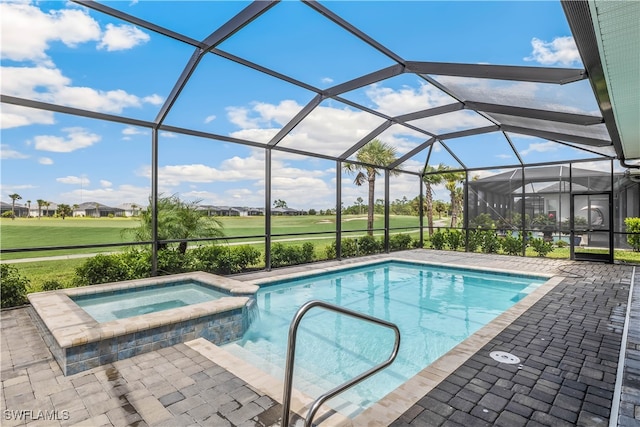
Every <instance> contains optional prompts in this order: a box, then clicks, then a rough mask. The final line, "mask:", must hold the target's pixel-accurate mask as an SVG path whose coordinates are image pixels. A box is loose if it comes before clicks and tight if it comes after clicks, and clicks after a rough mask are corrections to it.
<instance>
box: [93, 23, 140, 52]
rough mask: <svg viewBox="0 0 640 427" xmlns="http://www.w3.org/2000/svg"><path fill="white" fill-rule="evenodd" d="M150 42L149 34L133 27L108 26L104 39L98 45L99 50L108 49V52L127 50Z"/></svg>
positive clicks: (103, 35)
mask: <svg viewBox="0 0 640 427" xmlns="http://www.w3.org/2000/svg"><path fill="white" fill-rule="evenodd" d="M149 40H150V37H149V35H148V34H146V33H145V32H143V31H141V30H139V29H138V28H136V27H134V26H132V25H125V24H123V25H113V24H107V28H106V30H105V31H104V33H103V34H102V39H101V40H100V43H98V49H106V50H107V51H108V52H113V51H116V50H126V49H131V48H132V47H135V46H137V45H139V44H143V43H146V42H148V41H149Z"/></svg>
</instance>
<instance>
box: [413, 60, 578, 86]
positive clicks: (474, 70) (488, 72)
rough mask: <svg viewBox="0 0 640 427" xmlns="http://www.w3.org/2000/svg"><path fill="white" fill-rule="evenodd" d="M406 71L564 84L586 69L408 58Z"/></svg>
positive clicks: (573, 79)
mask: <svg viewBox="0 0 640 427" xmlns="http://www.w3.org/2000/svg"><path fill="white" fill-rule="evenodd" d="M405 65H406V70H407V72H411V73H417V74H433V75H438V76H454V77H472V78H478V79H492V80H513V81H520V82H536V83H553V84H565V83H571V82H576V81H579V80H584V79H586V78H587V72H586V71H585V70H583V69H576V68H546V67H522V66H513V65H486V64H456V63H448V62H414V61H407V62H406V64H405Z"/></svg>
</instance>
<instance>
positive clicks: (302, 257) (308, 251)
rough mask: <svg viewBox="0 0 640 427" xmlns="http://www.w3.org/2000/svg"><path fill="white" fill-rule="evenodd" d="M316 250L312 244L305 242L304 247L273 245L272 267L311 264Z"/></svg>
mask: <svg viewBox="0 0 640 427" xmlns="http://www.w3.org/2000/svg"><path fill="white" fill-rule="evenodd" d="M314 249H315V248H314V246H313V243H311V242H305V244H304V245H302V247H299V246H290V245H283V244H282V243H274V244H273V245H271V266H272V267H284V266H287V265H296V264H302V263H305V262H311V261H313V258H314ZM265 256H266V254H265ZM265 261H266V260H265Z"/></svg>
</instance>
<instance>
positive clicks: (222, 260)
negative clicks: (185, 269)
mask: <svg viewBox="0 0 640 427" xmlns="http://www.w3.org/2000/svg"><path fill="white" fill-rule="evenodd" d="M191 255H192V264H193V267H194V269H195V270H203V271H208V272H211V273H217V274H234V273H240V272H242V271H244V270H246V269H247V267H248V266H249V265H253V264H257V263H258V261H259V260H260V251H259V250H258V249H256V248H253V247H251V246H249V245H242V246H237V247H224V246H215V245H213V246H202V247H199V248H197V249H193V250H192V251H191Z"/></svg>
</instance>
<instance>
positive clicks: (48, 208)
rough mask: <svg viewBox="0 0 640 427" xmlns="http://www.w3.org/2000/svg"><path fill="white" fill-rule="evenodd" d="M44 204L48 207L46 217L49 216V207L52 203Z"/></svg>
mask: <svg viewBox="0 0 640 427" xmlns="http://www.w3.org/2000/svg"><path fill="white" fill-rule="evenodd" d="M43 204H44V205H45V206H46V207H47V210H46V216H49V206H51V202H44V203H43Z"/></svg>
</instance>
